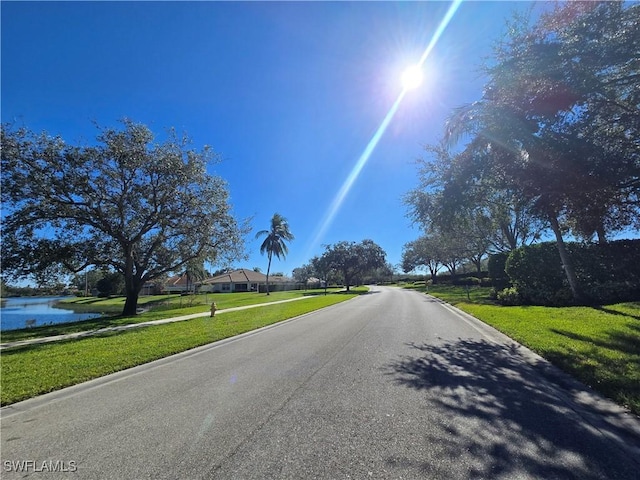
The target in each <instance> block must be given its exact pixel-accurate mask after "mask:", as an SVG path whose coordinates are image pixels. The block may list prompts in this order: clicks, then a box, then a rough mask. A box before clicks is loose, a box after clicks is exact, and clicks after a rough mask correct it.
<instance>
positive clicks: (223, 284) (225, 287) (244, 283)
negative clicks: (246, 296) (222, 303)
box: [200, 268, 271, 293]
mask: <svg viewBox="0 0 640 480" xmlns="http://www.w3.org/2000/svg"><path fill="white" fill-rule="evenodd" d="M266 282H267V276H266V275H265V274H264V273H260V272H254V271H253V270H246V269H244V268H241V269H239V270H234V271H233V272H228V273H223V274H222V275H218V276H217V277H212V278H208V279H206V280H204V281H203V282H202V286H201V287H200V291H201V292H217V293H229V292H257V291H258V289H259V288H260V285H261V284H265V283H266ZM269 283H271V278H269Z"/></svg>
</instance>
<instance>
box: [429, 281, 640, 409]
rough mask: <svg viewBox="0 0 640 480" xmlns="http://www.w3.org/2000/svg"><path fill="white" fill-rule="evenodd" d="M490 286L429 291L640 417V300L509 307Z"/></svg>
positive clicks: (445, 288) (431, 288) (447, 287)
mask: <svg viewBox="0 0 640 480" xmlns="http://www.w3.org/2000/svg"><path fill="white" fill-rule="evenodd" d="M489 291H490V289H488V288H478V287H474V288H472V289H471V291H470V292H469V293H470V298H471V301H469V300H467V293H466V291H465V288H464V287H451V286H437V285H436V286H431V287H429V294H431V295H433V296H435V297H438V298H441V299H442V300H444V301H446V302H447V303H451V304H452V305H455V306H456V307H457V308H459V309H461V310H463V311H465V312H467V313H469V314H471V315H473V316H474V317H476V318H478V319H480V320H482V321H483V322H485V323H487V324H489V325H491V326H493V327H495V328H496V329H498V330H500V331H501V332H503V333H504V334H506V335H508V336H509V337H511V338H513V339H514V340H516V341H517V342H519V343H521V344H523V345H525V346H527V347H528V348H530V349H531V350H533V351H535V352H536V353H538V354H539V355H541V356H542V357H544V358H546V359H547V360H549V361H550V362H551V363H553V364H554V365H556V366H558V367H560V368H561V369H563V370H564V371H566V372H568V373H570V374H571V375H573V376H574V377H575V378H577V379H578V380H580V381H581V382H583V383H585V384H586V385H588V386H590V387H591V388H593V389H594V390H597V391H598V392H600V393H601V394H603V395H605V396H607V397H609V398H611V399H612V400H614V401H615V402H617V403H619V404H620V405H624V406H626V407H627V408H629V409H630V410H631V411H632V412H634V413H635V414H636V415H640V302H630V303H619V304H615V305H607V306H602V307H562V308H553V307H537V306H517V307H505V306H500V305H495V304H493V302H491V300H490V299H489Z"/></svg>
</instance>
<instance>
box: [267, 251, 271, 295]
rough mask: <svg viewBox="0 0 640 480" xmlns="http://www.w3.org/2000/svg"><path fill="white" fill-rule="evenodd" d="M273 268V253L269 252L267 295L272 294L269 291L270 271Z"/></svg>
mask: <svg viewBox="0 0 640 480" xmlns="http://www.w3.org/2000/svg"><path fill="white" fill-rule="evenodd" d="M270 270H271V254H269V264H268V265H267V295H271V294H270V293H269V271H270Z"/></svg>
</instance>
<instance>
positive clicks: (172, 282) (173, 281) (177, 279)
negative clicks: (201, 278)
mask: <svg viewBox="0 0 640 480" xmlns="http://www.w3.org/2000/svg"><path fill="white" fill-rule="evenodd" d="M165 285H167V286H174V287H178V286H183V285H187V276H186V275H184V274H183V275H174V276H173V277H169V278H168V279H167V281H166V282H165Z"/></svg>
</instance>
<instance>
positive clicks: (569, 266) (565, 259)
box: [549, 215, 583, 303]
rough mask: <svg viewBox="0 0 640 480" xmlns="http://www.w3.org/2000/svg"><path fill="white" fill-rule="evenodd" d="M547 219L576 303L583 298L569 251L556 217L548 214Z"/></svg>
mask: <svg viewBox="0 0 640 480" xmlns="http://www.w3.org/2000/svg"><path fill="white" fill-rule="evenodd" d="M549 221H550V223H551V229H552V230H553V233H554V234H555V236H556V245H557V246H558V253H559V254H560V260H561V262H562V268H563V269H564V273H565V275H566V276H567V281H568V282H569V288H570V289H571V294H572V295H573V300H574V301H575V302H576V303H581V302H582V300H583V299H582V293H581V291H580V285H579V284H578V277H576V272H575V270H574V268H573V262H572V261H571V257H570V256H569V252H567V248H566V245H565V243H564V239H563V238H562V232H561V231H560V224H559V223H558V218H557V217H556V216H555V215H549Z"/></svg>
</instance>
